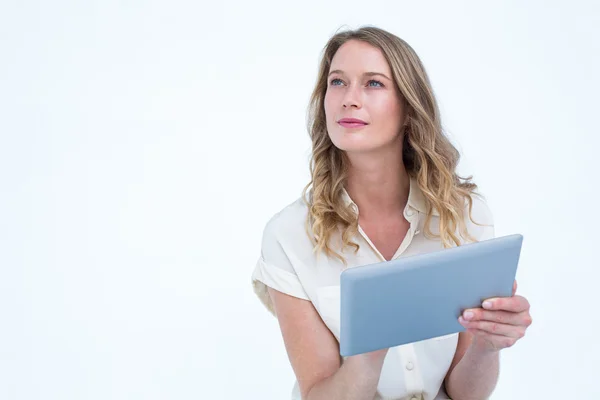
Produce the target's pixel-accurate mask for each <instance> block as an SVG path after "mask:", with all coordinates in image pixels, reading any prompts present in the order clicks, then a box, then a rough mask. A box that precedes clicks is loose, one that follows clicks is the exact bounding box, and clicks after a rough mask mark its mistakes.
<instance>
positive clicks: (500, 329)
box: [445, 281, 532, 400]
mask: <svg viewBox="0 0 600 400" xmlns="http://www.w3.org/2000/svg"><path fill="white" fill-rule="evenodd" d="M516 291H517V282H516V281H515V282H514V284H513V294H512V296H511V297H504V298H495V299H489V300H486V301H484V302H483V304H482V306H483V308H474V309H470V310H465V312H464V313H463V315H461V316H460V317H459V322H460V323H461V324H462V325H463V326H465V327H466V328H467V331H466V332H461V333H460V334H459V340H458V346H457V349H456V353H455V355H454V360H453V361H452V364H451V365H450V368H449V370H448V373H447V375H446V379H445V384H446V392H447V394H448V395H449V396H450V397H451V398H452V399H454V400H471V399H474V400H480V399H487V398H488V397H489V396H490V395H491V394H492V392H493V390H494V388H495V386H496V383H497V381H498V370H499V352H500V350H501V349H504V348H507V347H511V346H513V345H514V344H515V343H516V342H517V341H518V340H519V339H521V338H522V337H523V336H525V331H526V330H527V328H528V327H529V326H530V325H531V321H532V319H531V315H530V313H529V308H530V306H529V302H528V301H527V299H525V298H524V297H522V296H515V293H516Z"/></svg>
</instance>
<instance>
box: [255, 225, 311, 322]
mask: <svg viewBox="0 0 600 400" xmlns="http://www.w3.org/2000/svg"><path fill="white" fill-rule="evenodd" d="M278 231H279V229H278V225H277V221H276V220H274V219H272V220H271V221H269V223H268V224H267V226H266V227H265V228H264V231H263V236H262V244H261V254H260V257H259V259H258V261H257V263H256V266H255V268H254V272H253V273H252V285H253V287H254V292H255V293H256V295H257V296H258V297H259V299H260V301H261V302H262V303H263V305H264V306H265V307H267V309H268V310H269V311H270V312H271V313H272V314H273V315H275V310H274V309H273V304H272V303H271V297H270V296H269V293H268V291H267V287H271V288H273V289H275V290H278V291H280V292H282V293H285V294H288V295H290V296H294V297H297V298H299V299H304V300H309V297H308V295H307V294H306V292H305V290H304V287H303V286H302V283H301V282H300V279H299V278H298V275H297V274H296V271H295V269H294V266H293V264H292V262H291V261H290V255H289V254H288V253H287V252H286V250H285V249H284V247H283V246H282V243H281V237H280V234H279V232H278Z"/></svg>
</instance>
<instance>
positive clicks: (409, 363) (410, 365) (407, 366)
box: [406, 361, 416, 399]
mask: <svg viewBox="0 0 600 400" xmlns="http://www.w3.org/2000/svg"><path fill="white" fill-rule="evenodd" d="M414 367H415V366H414V365H413V363H412V362H410V361H409V362H408V363H407V364H406V369H407V370H409V371H412V369H413V368H414ZM415 399H416V397H415Z"/></svg>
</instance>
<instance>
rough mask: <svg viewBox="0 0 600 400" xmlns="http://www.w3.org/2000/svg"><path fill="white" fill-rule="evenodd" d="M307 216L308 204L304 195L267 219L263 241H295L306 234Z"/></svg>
mask: <svg viewBox="0 0 600 400" xmlns="http://www.w3.org/2000/svg"><path fill="white" fill-rule="evenodd" d="M307 216H308V205H307V204H306V203H305V202H304V199H303V198H302V197H299V198H298V199H296V200H295V201H294V202H292V203H290V204H288V205H286V206H285V207H283V208H282V209H280V210H279V211H277V212H276V213H274V214H273V215H272V216H271V217H270V218H269V219H268V220H267V222H266V224H265V227H264V231H263V243H264V242H280V241H288V240H292V241H295V240H298V239H299V238H300V236H301V235H304V236H306V233H305V222H306V218H307Z"/></svg>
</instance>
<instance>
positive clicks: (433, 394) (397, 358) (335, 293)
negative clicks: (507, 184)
mask: <svg viewBox="0 0 600 400" xmlns="http://www.w3.org/2000/svg"><path fill="white" fill-rule="evenodd" d="M343 196H344V201H345V202H346V204H347V205H352V207H353V209H354V210H355V212H356V213H358V207H357V206H356V204H355V203H354V202H353V201H352V199H350V197H349V195H348V193H347V192H345V191H344V193H343ZM465 208H466V210H467V213H466V214H465V215H466V217H465V222H466V224H467V229H468V231H469V233H470V234H471V236H473V237H474V238H475V239H477V240H478V241H482V240H487V239H491V238H493V237H494V226H493V219H492V214H491V212H490V210H489V208H488V206H487V204H486V203H485V201H484V200H483V199H481V198H480V197H478V196H473V211H472V216H473V220H474V221H475V222H477V223H478V224H480V225H483V226H480V225H476V224H474V223H473V222H472V221H471V220H470V218H469V217H468V206H466V207H465ZM425 212H426V209H425V203H424V199H423V195H422V193H421V191H420V189H419V187H418V185H417V183H416V181H415V180H414V179H411V182H410V192H409V198H408V203H407V205H406V207H405V209H404V216H405V218H406V219H407V220H408V221H409V223H410V228H409V230H408V232H407V234H406V237H405V238H404V240H403V241H402V243H401V245H400V247H399V248H398V250H397V251H396V254H395V255H394V256H393V258H394V259H396V258H399V257H406V256H411V255H415V254H421V253H426V252H431V251H436V250H441V249H443V245H442V242H441V240H440V239H439V238H436V239H430V238H426V237H425V235H424V234H423V233H422V232H423V231H424V229H423V225H424V222H425V217H426V214H425ZM307 213H308V208H307V206H306V205H305V204H304V202H303V201H302V199H301V198H299V199H297V200H296V201H295V202H294V203H292V204H290V205H288V206H286V207H285V208H284V209H282V210H281V211H280V212H278V213H277V214H275V215H274V216H273V217H272V218H271V219H270V220H269V222H268V223H267V225H266V227H265V229H264V232H263V239H262V249H261V256H260V258H259V260H258V262H257V264H256V267H255V269H254V271H253V274H252V283H253V286H254V291H255V293H256V294H257V295H258V297H259V299H260V300H261V302H262V303H263V304H264V305H265V306H266V307H267V309H268V310H269V311H270V312H271V313H272V314H273V315H275V313H274V311H273V307H272V304H271V299H270V297H269V294H268V292H267V286H270V287H272V288H274V289H276V290H278V291H280V292H283V293H286V294H288V295H290V296H294V297H297V298H300V299H305V300H310V301H311V302H312V303H313V305H314V307H315V308H316V310H317V312H318V313H319V315H320V316H321V318H322V319H323V321H324V323H325V324H326V325H327V327H328V328H329V330H330V331H331V332H332V333H333V335H334V336H335V337H336V339H337V340H338V342H339V339H340V273H341V272H342V270H343V269H344V268H345V267H344V265H343V264H342V263H341V262H340V261H339V260H337V259H335V258H334V257H327V256H325V254H323V253H321V254H320V255H319V257H317V256H316V254H314V253H313V251H312V243H311V241H310V240H309V238H308V236H307V234H306V231H305V228H304V226H305V225H304V223H305V220H306V216H307ZM438 223H439V214H437V212H435V210H434V211H433V213H432V219H431V225H430V226H431V231H432V232H433V233H434V234H437V233H439V229H438ZM354 241H355V242H356V243H358V244H359V245H360V249H359V251H358V253H356V254H354V249H347V250H345V251H344V252H343V255H344V257H345V258H346V260H347V262H348V268H351V267H359V266H362V265H368V264H373V263H377V262H381V261H385V259H384V257H383V256H382V255H381V253H380V252H379V251H378V250H377V249H376V248H375V246H373V244H372V243H371V241H370V240H369V238H368V237H367V235H366V234H365V233H364V231H363V230H362V229H360V227H359V235H357V237H355V238H354ZM338 251H339V249H338ZM457 343H458V333H456V334H451V335H446V336H442V337H438V338H433V339H429V340H423V341H420V342H415V343H410V344H405V345H402V346H397V347H393V348H391V349H390V350H389V351H388V353H387V356H386V358H385V360H384V364H383V368H382V371H381V376H380V379H379V384H378V386H377V393H376V395H375V399H398V400H400V399H402V400H417V399H418V400H441V399H448V398H449V397H448V396H447V394H446V393H445V392H444V386H443V381H444V378H445V376H446V373H447V372H448V368H449V367H450V364H451V362H452V359H453V357H454V353H455V351H456V346H457ZM292 400H301V397H300V390H299V388H298V383H297V382H296V383H295V385H294V387H293V390H292Z"/></svg>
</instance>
